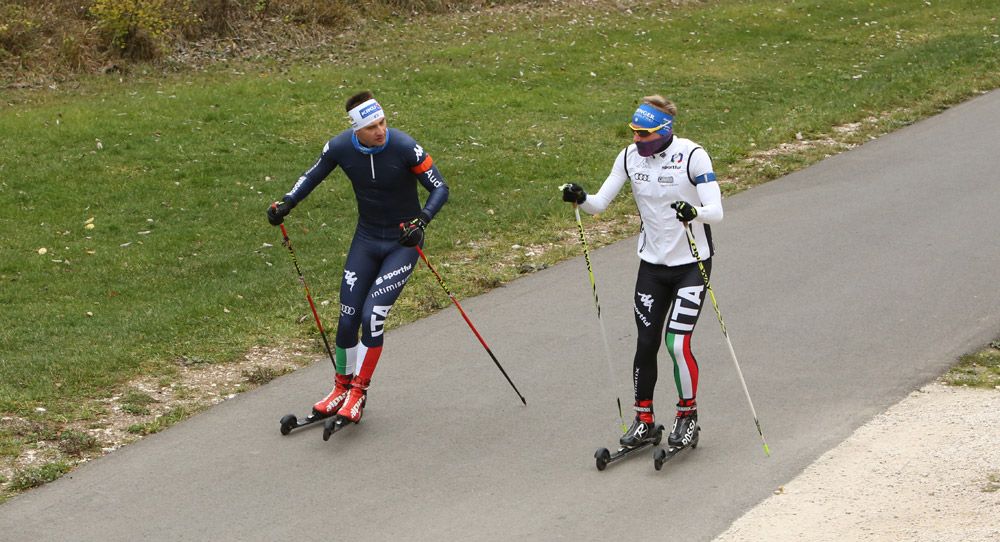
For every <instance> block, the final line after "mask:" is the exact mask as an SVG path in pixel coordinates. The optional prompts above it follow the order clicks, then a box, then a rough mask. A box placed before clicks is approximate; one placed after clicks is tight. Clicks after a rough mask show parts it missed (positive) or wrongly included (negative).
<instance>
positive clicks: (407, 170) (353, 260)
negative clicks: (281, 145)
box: [286, 128, 448, 374]
mask: <svg viewBox="0 0 1000 542" xmlns="http://www.w3.org/2000/svg"><path fill="white" fill-rule="evenodd" d="M337 166H340V168H341V169H342V170H343V171H344V173H345V174H346V175H347V178H348V179H350V181H351V185H352V186H353V187H354V196H355V198H356V200H357V204H358V223H357V227H356V229H355V231H354V239H353V240H352V241H351V248H350V250H349V251H348V253H347V261H346V262H345V263H344V277H343V280H342V282H341V284H340V320H339V321H338V324H337V335H336V340H335V342H336V350H337V354H336V360H337V363H336V365H337V372H338V373H340V374H353V373H354V372H355V369H357V370H359V371H360V369H361V366H362V365H368V364H369V363H370V364H371V365H370V366H369V368H370V369H371V370H373V369H374V365H375V364H376V363H377V362H378V357H379V355H380V354H381V351H382V343H383V326H384V324H385V320H386V318H387V317H388V316H389V310H390V309H391V308H392V306H393V304H394V303H395V302H396V299H397V298H398V297H399V294H400V293H401V292H402V290H403V286H404V285H405V284H406V281H407V280H408V279H409V278H410V274H411V273H412V272H413V268H414V267H415V266H416V263H417V258H418V257H419V256H418V254H417V251H416V250H415V249H413V248H412V247H405V246H403V245H400V244H399V235H400V228H399V225H400V223H406V222H409V221H410V220H412V219H414V218H416V217H420V218H422V219H423V220H424V221H425V222H427V223H429V222H430V221H431V220H432V219H433V218H434V215H436V214H437V212H438V211H439V210H440V209H441V207H442V206H443V205H444V203H445V202H446V201H447V200H448V185H447V184H445V181H444V178H443V177H442V176H441V174H440V172H438V169H437V166H435V165H434V161H433V159H431V157H430V155H428V154H427V153H426V152H424V149H423V148H422V147H421V146H420V145H419V144H417V142H416V141H414V139H413V138H412V137H410V136H409V135H408V134H406V133H405V132H403V131H401V130H396V129H395V128H389V130H388V132H387V133H386V141H385V143H384V144H383V145H382V146H380V147H376V148H369V147H364V146H362V145H361V144H360V143H359V142H358V141H357V138H356V136H354V133H353V132H352V131H351V130H345V131H344V132H341V133H340V134H338V135H336V136H334V137H333V138H332V139H330V141H328V142H327V143H326V145H325V146H324V147H323V152H322V154H320V157H319V159H318V160H317V161H316V163H315V164H314V165H313V166H312V167H311V168H309V170H308V171H306V172H305V173H303V174H302V176H301V177H299V180H298V181H297V182H296V183H295V186H293V187H292V190H291V191H290V192H288V194H287V195H286V197H288V198H291V199H292V200H294V202H295V203H296V204H297V203H299V202H301V201H302V200H303V199H305V197H306V196H308V195H309V193H310V192H312V191H313V189H315V188H316V186H317V185H319V183H320V182H322V181H323V179H325V178H326V177H327V176H328V175H329V174H330V173H331V172H333V170H334V169H335V168H336V167H337ZM417 183H420V184H421V185H423V187H424V188H425V189H427V191H428V192H429V193H430V194H429V196H428V197H427V201H426V203H425V204H424V205H423V206H422V207H421V205H420V199H419V197H418V194H417ZM359 329H360V331H361V339H360V346H359V342H358V331H359ZM357 361H360V362H361V365H357V366H356V364H357Z"/></svg>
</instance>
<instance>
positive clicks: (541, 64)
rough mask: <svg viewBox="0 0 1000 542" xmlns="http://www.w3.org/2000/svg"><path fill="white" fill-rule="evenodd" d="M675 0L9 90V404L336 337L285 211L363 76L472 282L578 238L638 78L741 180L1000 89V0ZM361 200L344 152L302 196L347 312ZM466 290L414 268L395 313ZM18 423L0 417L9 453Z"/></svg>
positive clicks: (326, 279) (329, 281) (485, 18)
mask: <svg viewBox="0 0 1000 542" xmlns="http://www.w3.org/2000/svg"><path fill="white" fill-rule="evenodd" d="M663 4H664V3H648V4H638V5H635V6H633V7H632V9H631V11H624V10H623V9H621V8H619V7H618V4H617V3H614V2H610V1H607V2H605V1H599V2H594V3H587V4H586V5H579V6H569V5H564V4H555V5H552V6H548V7H546V6H541V7H537V8H535V9H532V10H530V11H521V10H508V11H504V12H498V13H485V14H475V15H468V14H466V15H464V16H460V17H459V16H455V17H446V16H439V17H434V18H421V19H420V20H419V22H417V23H398V22H396V23H394V24H393V25H388V24H385V25H378V24H375V25H374V28H372V29H371V32H369V33H367V34H366V39H364V40H362V41H359V42H358V43H356V44H354V45H355V47H353V48H351V49H350V50H349V53H348V52H344V51H338V52H336V58H337V59H338V60H336V61H334V62H329V61H327V60H326V54H323V55H320V56H318V57H317V58H316V59H306V60H304V61H303V62H302V63H300V64H296V65H289V66H286V65H281V64H278V63H276V62H270V61H261V62H259V63H256V64H243V65H236V64H234V65H231V66H224V67H221V68H219V69H218V71H214V72H208V73H179V74H174V75H167V76H160V77H152V76H150V77H135V78H130V79H126V80H124V81H121V82H120V81H119V80H118V79H112V78H105V79H98V78H94V79H89V80H85V81H82V82H81V83H80V84H79V85H77V86H73V87H72V88H69V89H64V90H59V91H52V92H25V91H9V92H6V93H5V94H4V95H3V96H2V98H3V99H2V100H0V103H2V104H5V105H0V107H2V108H3V109H2V111H0V133H3V134H4V135H5V137H4V145H2V146H0V198H2V199H3V201H4V202H5V205H4V210H3V212H0V228H2V230H3V231H5V232H6V235H5V236H4V241H3V242H2V243H0V305H2V306H3V308H4V310H3V311H0V412H2V413H3V415H5V416H16V417H17V418H19V419H23V420H26V421H29V422H31V423H35V424H40V425H42V426H45V427H53V428H58V427H61V426H62V425H63V424H66V423H69V422H73V421H77V420H81V419H91V418H94V417H99V416H100V415H101V408H102V407H101V406H100V405H99V404H96V403H94V402H93V401H94V400H96V399H100V398H103V397H108V396H110V395H111V394H112V393H114V390H116V389H120V388H121V387H122V386H124V385H125V384H126V383H127V382H128V381H129V380H130V379H132V378H135V377H136V376H138V375H140V374H149V373H152V374H154V375H160V376H161V378H162V379H164V380H165V381H169V380H170V378H172V375H173V374H174V372H175V371H176V367H177V366H178V365H191V364H215V363H226V362H229V361H231V360H234V359H236V358H237V357H239V356H240V355H242V354H243V353H244V352H246V351H247V350H248V349H249V348H251V347H253V346H255V345H271V344H284V343H287V342H290V341H292V340H294V339H301V338H303V337H305V338H313V339H315V338H318V337H317V334H316V332H315V331H314V326H313V324H312V321H311V318H307V319H305V320H302V319H301V317H302V316H304V315H306V314H308V308H307V306H306V304H305V300H304V299H303V296H302V291H301V288H300V287H299V286H298V284H297V281H296V279H295V275H294V270H293V268H292V264H291V262H290V261H289V257H288V254H287V253H286V251H285V250H284V249H283V248H282V247H281V245H280V244H279V232H278V231H277V230H276V229H275V228H272V227H271V226H269V225H268V224H267V222H266V220H265V218H264V209H265V207H266V205H267V204H268V203H269V202H270V201H272V200H274V199H277V198H279V197H280V196H281V195H282V194H284V193H285V192H286V191H287V190H288V189H289V188H290V186H291V184H292V183H293V182H294V180H295V179H296V178H297V177H298V175H299V174H300V173H301V172H302V171H304V170H305V169H307V168H308V167H309V166H311V165H312V163H313V161H314V160H315V158H316V156H317V155H318V153H319V151H320V149H321V148H322V145H323V143H324V142H325V141H326V139H327V138H328V137H330V136H331V135H333V134H335V133H337V132H339V131H340V130H342V129H343V128H344V127H346V124H345V120H344V114H343V113H342V111H343V109H342V104H343V102H344V100H345V99H346V97H347V96H348V95H349V94H351V93H352V92H354V91H356V90H359V89H365V88H368V89H372V90H374V91H375V92H376V94H377V96H378V97H379V98H380V101H381V102H382V104H383V105H384V106H385V107H386V109H387V111H388V112H389V121H390V124H391V125H393V126H397V127H399V128H402V129H404V130H406V131H408V132H409V133H411V134H412V135H414V136H415V137H416V138H417V140H418V141H419V142H420V143H421V144H422V145H423V146H424V148H425V149H427V150H428V152H430V153H431V154H432V155H433V156H434V159H435V162H436V163H437V164H438V166H439V168H440V170H441V172H442V173H443V175H444V177H445V178H446V179H447V181H448V182H449V184H450V186H451V189H452V191H451V193H452V196H451V200H450V201H449V203H448V204H447V205H446V206H445V208H444V210H443V211H442V213H441V214H440V215H439V217H438V219H436V220H435V221H434V223H433V224H432V225H431V226H430V228H429V229H428V233H427V235H428V244H427V252H428V256H429V257H430V258H431V259H432V260H434V261H435V262H436V263H437V264H438V267H440V268H441V271H442V273H444V274H445V278H446V280H447V281H448V284H449V286H450V288H451V289H452V290H453V291H454V292H455V293H456V294H457V295H458V296H459V297H467V296H470V295H473V294H476V293H480V292H482V291H484V290H486V289H488V288H491V287H495V286H497V285H499V284H502V283H503V282H506V281H509V280H512V279H514V278H516V277H517V276H518V274H519V273H521V272H524V271H530V270H531V269H536V268H539V267H543V266H545V265H548V264H550V263H552V262H555V261H558V260H560V259H563V258H565V257H567V256H570V255H576V254H577V253H578V252H579V250H578V248H577V247H576V246H575V245H574V244H573V242H572V239H573V238H574V235H575V233H574V229H573V228H574V225H573V221H572V220H573V219H572V213H571V212H569V210H568V208H567V207H566V206H565V204H564V203H562V201H561V200H560V198H559V193H558V191H557V189H556V187H557V186H559V185H560V184H562V183H565V182H578V183H581V184H583V185H584V186H585V187H586V188H588V189H590V190H594V189H596V188H597V187H598V186H599V184H600V182H601V181H602V180H603V179H604V178H605V176H606V175H607V172H608V171H609V170H610V167H611V162H612V160H613V158H614V156H615V155H616V154H617V153H618V151H619V150H620V149H621V148H622V147H624V146H625V145H626V144H627V143H629V134H628V133H627V131H626V128H625V123H626V122H627V120H628V118H629V116H630V114H631V112H632V110H633V109H634V106H635V104H636V103H637V100H638V98H639V97H641V96H643V95H645V94H650V93H663V94H665V95H667V96H669V97H671V98H672V99H673V100H674V101H675V102H677V104H678V105H679V107H680V114H679V116H678V119H677V132H678V133H679V134H680V135H683V136H685V137H689V138H692V139H694V140H696V141H698V142H699V143H701V144H702V145H704V146H705V147H706V148H707V149H708V150H709V152H710V153H711V154H712V156H713V160H714V163H715V167H716V170H717V172H718V173H719V174H720V178H722V179H723V180H724V183H723V184H724V189H725V191H726V193H727V194H732V193H733V192H736V191H738V190H741V189H744V188H746V187H749V186H753V185H754V184H757V183H760V182H764V181H766V180H769V179H771V178H774V177H776V176H778V175H781V174H782V173H785V172H788V171H791V170H793V169H797V168H801V167H804V166H805V165H808V164H809V163H811V162H814V161H816V160H818V159H820V158H822V156H821V154H817V153H813V154H803V155H798V156H795V157H790V158H785V159H782V160H779V161H777V162H776V163H775V164H774V165H771V166H768V167H766V168H748V167H746V163H747V162H746V159H747V157H748V156H750V155H751V153H753V152H755V151H759V150H764V149H770V148H774V147H776V146H777V145H779V144H780V143H783V142H790V141H794V140H795V137H796V134H802V135H803V137H805V138H815V137H821V136H825V135H829V134H830V133H831V128H832V127H833V126H837V125H841V124H845V123H850V122H859V121H862V120H863V119H866V118H868V117H872V116H874V117H877V118H879V119H881V120H880V122H879V123H877V124H875V125H866V128H865V129H864V130H863V131H861V132H860V133H858V134H855V135H853V136H851V137H853V138H854V139H855V141H854V142H860V141H863V140H864V138H866V137H868V136H871V135H876V134H878V133H883V132H886V131H891V130H893V129H896V128H898V127H900V126H903V125H906V124H908V123H911V122H913V121H915V120H917V119H919V118H923V117H925V116H927V115H930V114H932V113H934V112H937V111H939V110H941V109H943V108H945V107H947V106H949V105H952V104H955V103H957V102H959V101H961V100H963V99H966V98H968V97H970V96H973V95H975V94H976V93H977V92H982V91H986V90H989V89H993V88H996V87H998V86H1000V61H998V59H1000V45H998V38H997V35H998V34H1000V31H998V23H997V21H996V9H995V2H992V1H988V0H979V1H973V0H966V1H951V2H946V3H942V2H932V3H929V5H928V3H924V2H912V1H901V0H900V1H885V2H876V3H871V2H867V1H865V2H860V1H847V0H840V1H822V2H821V1H818V0H817V1H814V2H795V3H788V2H785V1H780V2H779V1H744V2H708V3H693V4H691V5H688V6H684V7H674V6H664V5H663ZM382 38H384V39H382ZM326 53H329V52H326ZM98 143H99V144H98ZM737 173H738V175H736V174H737ZM730 174H733V175H732V176H734V177H738V179H739V180H738V182H734V181H732V180H731V179H730V180H726V179H727V176H728V175H730ZM619 197H620V198H621V199H620V200H619V203H618V204H617V205H614V206H612V209H611V210H610V211H609V212H608V213H606V214H605V216H604V217H602V219H603V220H604V221H606V222H607V223H610V224H614V225H617V226H616V229H614V232H615V233H614V235H616V236H619V237H620V236H623V235H625V234H626V233H633V230H631V229H630V228H631V226H629V225H628V222H627V218H628V217H629V216H630V215H631V214H632V213H633V212H634V205H632V204H631V203H629V202H628V201H626V198H627V197H628V195H627V194H626V195H622V196H619ZM355 218H356V211H355V206H354V201H353V195H352V193H351V191H350V188H349V186H348V184H347V183H346V182H345V181H344V179H343V176H342V174H341V173H339V172H337V173H335V174H334V175H333V176H331V178H329V179H327V181H326V182H325V183H323V184H322V185H321V186H320V187H319V188H318V189H317V190H316V191H315V192H314V193H313V194H312V195H311V196H310V197H309V199H308V200H306V201H305V202H304V203H302V204H301V205H299V206H298V207H297V208H296V209H295V211H294V212H293V213H292V215H291V216H290V217H289V219H288V221H287V225H288V227H289V232H290V235H291V238H292V241H293V243H294V245H295V247H296V251H297V254H298V257H299V262H300V265H301V266H302V269H303V272H304V273H305V275H306V277H307V280H308V281H309V283H310V287H311V290H312V292H313V296H314V298H315V300H316V301H317V303H319V302H321V301H324V300H326V301H331V304H330V305H328V306H327V307H326V308H324V309H323V311H322V312H323V314H322V316H323V318H324V320H325V321H326V323H327V327H332V326H333V325H334V323H335V318H336V316H337V315H336V312H335V311H334V310H331V309H330V308H329V307H336V306H337V305H336V293H337V290H338V286H339V280H340V269H341V266H342V263H343V260H344V257H345V255H346V251H347V248H348V246H347V244H348V242H349V240H350V238H351V234H352V228H353V224H354V221H355ZM91 219H93V220H92V222H91ZM88 222H89V223H91V224H93V228H92V229H87V224H88ZM607 240H609V239H603V240H601V239H599V240H598V244H599V243H600V242H606V241H607ZM515 244H518V245H521V246H531V245H540V246H543V247H547V251H546V252H545V254H544V255H542V256H534V257H528V256H525V255H524V251H523V250H516V249H512V248H511V246H512V245H515ZM549 245H551V246H549ZM41 248H45V249H46V252H45V254H39V249H41ZM447 304H448V300H447V298H445V297H444V296H443V295H442V294H441V293H440V292H439V287H438V285H437V284H436V283H435V282H434V279H433V277H432V276H430V274H429V273H423V272H418V273H416V274H415V275H414V277H413V279H412V280H411V282H410V283H409V285H408V286H407V290H406V291H405V292H404V295H403V297H402V299H401V300H400V302H399V303H398V304H397V307H396V308H395V309H394V312H393V315H392V317H391V318H390V321H389V325H390V326H396V325H399V324H400V323H403V322H407V321H411V320H413V319H415V318H417V317H419V316H422V315H425V314H427V313H429V312H431V311H434V310H439V309H441V308H443V307H445V306H447ZM316 344H317V345H318V344H319V343H318V342H317V343H316ZM391 347H392V345H390V348H391ZM317 349H318V348H317ZM268 377H269V375H262V376H261V378H262V379H264V378H268ZM40 407H42V408H45V409H46V412H45V413H44V414H42V413H39V412H38V411H37V410H36V409H38V408H40ZM136 408H142V406H141V405H136ZM185 414H186V413H185V412H183V411H174V412H172V413H171V415H170V416H169V417H167V420H165V422H164V423H167V422H169V420H173V419H177V418H178V417H182V416H183V415H185ZM161 425H162V424H157V425H156V426H150V425H144V426H137V427H136V428H135V431H134V432H136V433H141V434H148V433H151V432H155V431H157V430H159V429H160V428H161ZM0 429H3V428H2V427H0ZM53 432H54V433H55V434H58V431H55V430H53ZM23 442H24V441H23V440H22V437H18V436H17V435H13V434H12V433H11V432H10V431H6V430H3V431H0V451H3V454H6V455H7V456H10V455H12V454H15V455H16V450H18V449H19V448H20V446H22V444H23Z"/></svg>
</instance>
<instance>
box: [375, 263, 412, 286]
mask: <svg viewBox="0 0 1000 542" xmlns="http://www.w3.org/2000/svg"><path fill="white" fill-rule="evenodd" d="M410 269H413V264H406V265H404V266H403V267H400V268H399V269H393V270H392V271H389V272H388V273H386V274H384V275H382V276H381V277H379V278H377V279H375V285H376V286H378V285H379V284H382V283H383V282H385V281H387V280H389V279H391V278H392V277H395V276H396V275H400V274H402V273H405V272H407V271H409V270H410Z"/></svg>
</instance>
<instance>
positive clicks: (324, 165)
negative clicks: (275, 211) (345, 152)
mask: <svg viewBox="0 0 1000 542" xmlns="http://www.w3.org/2000/svg"><path fill="white" fill-rule="evenodd" d="M332 141H333V140H332V139H331V140H330V141H327V142H326V145H324V146H323V152H322V153H320V155H319V159H318V160H316V163H315V164H313V165H312V167H311V168H309V169H308V170H307V171H306V172H305V173H303V174H302V176H300V177H299V180H298V181H296V182H295V186H293V187H292V189H291V190H289V191H288V194H286V197H289V198H291V199H292V200H293V201H294V202H295V203H299V202H301V201H302V200H304V199H306V196H308V195H309V193H310V192H312V191H313V189H314V188H316V187H317V186H318V185H319V183H321V182H323V179H325V178H327V176H328V175H330V173H331V172H332V171H333V170H334V169H335V168H336V167H337V161H336V159H334V157H333V153H332V152H330V144H331V143H332Z"/></svg>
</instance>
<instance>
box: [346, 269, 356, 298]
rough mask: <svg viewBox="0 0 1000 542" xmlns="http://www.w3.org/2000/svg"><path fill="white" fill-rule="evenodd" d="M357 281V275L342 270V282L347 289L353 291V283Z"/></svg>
mask: <svg viewBox="0 0 1000 542" xmlns="http://www.w3.org/2000/svg"><path fill="white" fill-rule="evenodd" d="M357 281H358V274H357V273H355V272H354V271H348V270H347V269H344V282H346V283H347V286H348V289H349V290H350V291H352V292H353V291H354V283H355V282H357Z"/></svg>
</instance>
